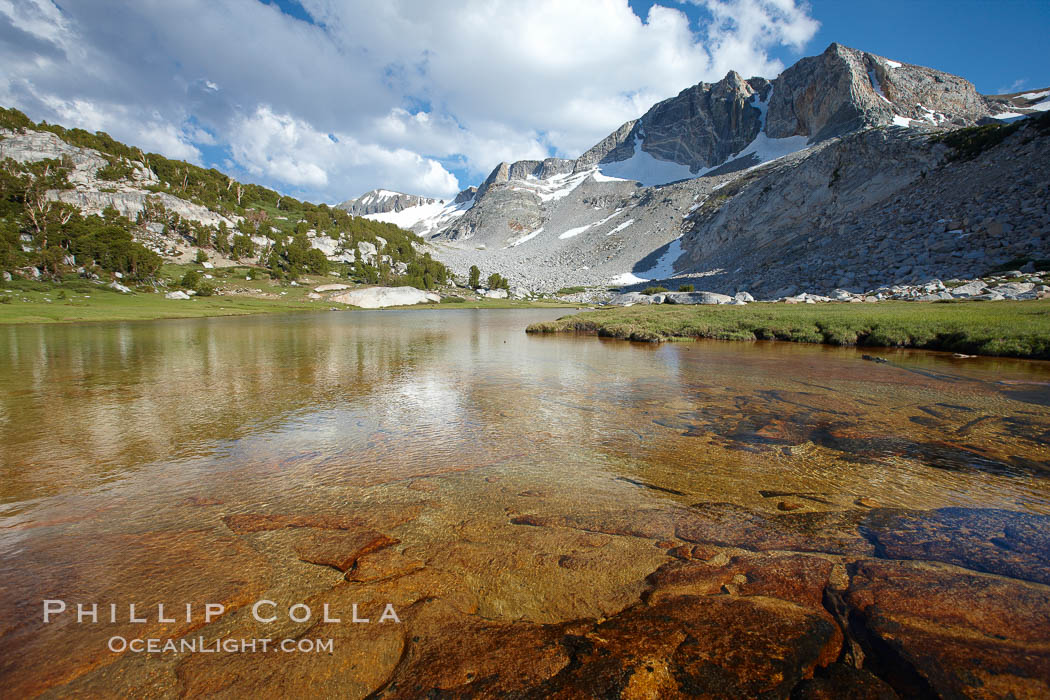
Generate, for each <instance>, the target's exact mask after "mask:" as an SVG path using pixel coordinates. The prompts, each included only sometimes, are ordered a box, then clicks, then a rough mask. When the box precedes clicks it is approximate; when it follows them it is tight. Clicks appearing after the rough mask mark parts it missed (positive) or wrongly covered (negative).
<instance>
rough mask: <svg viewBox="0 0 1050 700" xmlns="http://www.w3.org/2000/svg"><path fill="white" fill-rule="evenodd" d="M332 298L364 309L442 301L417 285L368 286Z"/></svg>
mask: <svg viewBox="0 0 1050 700" xmlns="http://www.w3.org/2000/svg"><path fill="white" fill-rule="evenodd" d="M331 300H332V301H337V302H339V303H340V304H349V305H351V306H357V307H360V308H362V309H382V308H385V307H387V306H411V305H413V304H425V303H427V302H435V301H441V297H440V296H438V295H437V294H434V293H433V292H424V291H423V290H422V289H416V288H415V287H368V288H366V289H355V290H353V291H350V292H344V293H342V294H336V295H335V296H333V297H332V298H331Z"/></svg>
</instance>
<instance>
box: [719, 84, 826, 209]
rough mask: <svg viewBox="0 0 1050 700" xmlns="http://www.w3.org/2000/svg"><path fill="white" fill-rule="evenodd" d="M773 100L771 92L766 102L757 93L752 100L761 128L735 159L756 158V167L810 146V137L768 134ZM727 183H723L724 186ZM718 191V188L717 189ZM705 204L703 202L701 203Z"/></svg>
mask: <svg viewBox="0 0 1050 700" xmlns="http://www.w3.org/2000/svg"><path fill="white" fill-rule="evenodd" d="M771 99H773V91H772V90H770V91H769V95H767V96H766V99H765V100H762V99H760V98H759V96H758V93H755V95H754V96H752V98H751V104H752V106H753V107H755V108H756V109H757V110H758V111H759V112H760V113H761V116H760V117H759V119H760V120H761V124H762V126H761V128H760V129H759V132H758V136H756V137H755V140H754V141H752V142H751V143H749V144H748V145H747V148H745V149H744V150H742V151H740V153H737V154H736V155H735V156H733V158H732V159H731V160H733V159H736V158H744V157H747V156H754V157H755V158H756V159H758V163H757V164H756V165H760V164H762V163H768V162H769V161H771V160H776V159H778V158H783V157H784V156H788V155H791V154H792V153H797V152H798V151H801V150H803V149H804V148H807V147H808V146H809V137H808V136H788V137H787V138H783V139H772V138H769V136H768V135H767V134H766V114H767V113H768V112H769V101H770V100H771ZM724 184H725V183H722V185H720V186H723V185H724ZM716 189H717V188H716ZM701 204H703V202H701Z"/></svg>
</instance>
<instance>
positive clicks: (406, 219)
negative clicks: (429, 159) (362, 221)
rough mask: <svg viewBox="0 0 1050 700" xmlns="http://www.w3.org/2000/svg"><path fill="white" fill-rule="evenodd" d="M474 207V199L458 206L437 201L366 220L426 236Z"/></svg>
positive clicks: (393, 193)
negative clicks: (381, 222) (391, 225)
mask: <svg viewBox="0 0 1050 700" xmlns="http://www.w3.org/2000/svg"><path fill="white" fill-rule="evenodd" d="M380 192H382V190H380ZM388 195H392V196H397V193H396V192H390V193H388ZM472 206H474V200H473V199H471V200H468V201H466V202H461V203H459V204H456V203H455V202H454V201H452V200H449V201H448V202H445V201H442V200H437V201H435V202H431V203H429V204H420V205H418V206H415V207H408V208H407V209H402V210H401V211H386V212H381V213H379V214H365V216H364V218H366V219H371V220H372V221H383V222H385V223H388V224H394V225H395V226H398V227H400V228H403V229H409V230H413V231H416V232H417V233H419V234H421V235H423V236H426V235H428V234H431V233H434V232H435V231H437V230H438V229H440V228H443V227H444V226H447V225H448V224H449V223H450V222H451V221H452V220H453V219H456V218H459V217H460V216H463V214H464V213H465V212H466V211H467V210H469V209H470V208H471V207H472Z"/></svg>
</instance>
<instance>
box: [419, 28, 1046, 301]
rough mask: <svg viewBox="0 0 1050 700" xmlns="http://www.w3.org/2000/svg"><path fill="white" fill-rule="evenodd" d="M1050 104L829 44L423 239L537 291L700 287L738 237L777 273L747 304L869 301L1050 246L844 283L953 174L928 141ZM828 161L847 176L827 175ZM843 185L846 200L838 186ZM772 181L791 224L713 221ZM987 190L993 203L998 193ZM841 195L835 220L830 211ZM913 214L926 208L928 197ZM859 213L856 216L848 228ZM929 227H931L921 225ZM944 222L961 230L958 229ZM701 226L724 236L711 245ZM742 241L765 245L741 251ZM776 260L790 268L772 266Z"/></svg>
mask: <svg viewBox="0 0 1050 700" xmlns="http://www.w3.org/2000/svg"><path fill="white" fill-rule="evenodd" d="M1048 95H1050V91H1047V92H1030V93H1024V94H1016V95H998V96H997V95H993V96H985V95H981V94H979V93H978V92H977V91H976V89H975V88H974V86H973V85H972V84H971V83H969V82H968V81H966V80H965V79H963V78H960V77H957V76H953V75H950V74H948V73H944V72H941V71H936V70H933V69H930V68H925V67H922V66H915V65H910V64H905V63H902V62H898V61H893V60H891V59H888V58H885V57H881V56H877V55H875V54H872V53H867V52H863V51H858V50H856V49H851V48H848V47H845V46H842V45H840V44H832V45H831V46H829V47H828V49H827V50H826V51H824V52H823V53H822V54H820V55H818V56H812V57H807V58H803V59H801V60H800V61H798V62H797V63H796V64H795V65H793V66H791V67H789V68H788V69H786V70H785V71H784V72H783V73H781V74H780V75H779V76H778V77H776V78H775V79H773V80H767V79H765V78H750V79H746V80H745V79H744V78H743V77H742V76H740V75H739V74H737V73H735V72H730V73H729V74H727V75H726V77H725V78H723V79H722V80H721V81H718V82H717V83H699V84H697V85H695V86H693V87H691V88H688V89H686V90H684V91H682V92H681V93H680V94H679V95H677V96H675V97H672V98H670V99H668V100H664V101H662V102H660V103H658V104H656V105H654V106H653V107H652V108H651V109H650V110H648V111H647V112H646V113H645V114H644V115H642V116H641V117H640V118H639V119H636V120H632V121H630V122H627V123H625V124H624V125H622V126H621V127H620V128H619V129H617V130H616V131H614V132H613V133H612V134H610V135H609V136H608V137H606V138H605V139H603V140H602V141H601V142H599V143H598V144H596V145H595V146H594V147H593V148H591V149H590V150H588V151H587V152H585V153H584V154H582V155H581V156H580V157H579V158H576V159H564V158H548V159H545V160H540V161H518V162H514V163H501V164H499V165H498V166H497V167H496V168H494V169H493V171H492V172H491V173H490V175H489V176H488V177H487V178H486V179H485V181H484V182H482V183H481V185H480V186H479V187H478V190H477V193H476V196H475V197H474V200H473V203H472V205H471V206H470V207H469V208H466V209H465V210H463V211H458V212H457V213H456V216H455V217H454V218H449V219H448V220H447V222H446V223H444V224H443V225H435V224H434V222H433V221H432V220H431V221H430V222H429V223H428V225H427V226H426V228H425V235H426V236H427V238H428V239H429V241H430V242H431V243H432V245H434V249H435V256H436V257H438V258H439V259H441V260H443V261H444V262H446V264H448V265H450V266H452V268H453V269H454V270H457V271H459V272H464V271H465V269H466V268H467V267H469V266H470V265H472V264H477V265H478V266H479V267H481V268H482V269H486V270H487V269H494V270H496V271H498V272H500V274H502V275H503V276H505V277H507V278H508V279H510V280H512V282H515V283H516V284H517V285H518V286H519V287H520V288H522V289H530V290H534V291H552V290H554V289H557V288H559V287H562V286H568V285H576V284H590V285H600V284H624V283H631V282H637V283H642V282H645V281H652V280H658V279H666V278H669V277H671V276H673V275H675V274H682V273H686V272H693V273H695V276H697V277H701V276H706V277H711V278H714V277H715V276H716V275H717V274H722V275H725V274H730V275H731V274H732V273H724V271H723V272H722V273H715V274H708V273H711V272H712V271H713V270H718V269H723V270H724V269H731V270H736V268H737V267H740V265H736V267H733V268H723V267H722V264H723V263H725V264H729V262H728V261H730V260H732V261H737V258H738V257H739V255H737V254H735V253H732V252H731V250H730V248H727V247H726V246H727V245H728V244H729V241H730V239H733V240H734V241H735V243H733V245H735V246H737V247H738V248H740V250H744V249H745V248H746V246H748V245H756V244H758V245H760V246H761V247H762V249H763V250H764V251H766V253H764V255H766V257H764V258H762V260H761V265H762V266H764V267H748V266H747V265H745V266H744V267H743V268H741V269H740V270H739V271H738V275H739V276H741V277H743V276H747V277H748V279H749V280H750V282H749V287H748V288H755V289H758V290H762V291H764V292H766V293H772V292H774V291H778V290H779V289H781V288H788V287H790V286H792V285H794V286H796V287H804V288H806V289H807V290H809V291H830V289H831V288H832V287H833V286H841V285H842V284H850V283H851V276H852V284H853V285H854V286H863V284H866V283H868V282H870V283H871V284H872V285H878V284H884V283H890V282H894V281H906V280H910V278H911V276H914V275H919V276H921V275H925V274H928V275H930V276H931V278H933V277H941V276H943V277H947V276H950V274H955V273H959V274H963V273H964V272H965V271H963V270H961V269H960V268H961V267H963V266H966V265H970V266H979V265H984V264H986V263H988V262H993V263H994V262H1001V260H1000V259H999V258H1000V257H1001V256H1005V255H1014V254H1022V255H1023V254H1030V253H1031V254H1041V253H1039V250H1037V249H1038V248H1039V245H1035V246H1034V247H1033V245H1029V244H1028V243H1027V242H1026V241H1027V239H1025V238H1024V235H1023V231H1021V230H1020V229H1016V230H1014V231H1013V232H1012V237H1008V240H1001V241H1000V242H999V243H1000V245H998V246H996V247H994V248H990V249H987V250H982V251H980V252H974V251H963V252H964V253H966V254H964V255H962V256H953V255H951V254H950V253H952V252H955V248H951V250H947V249H946V250H945V252H946V253H948V255H947V257H945V255H944V254H943V253H942V252H939V251H934V254H933V256H932V257H931V258H930V259H929V264H920V265H912V266H911V269H908V270H905V268H906V267H907V266H906V265H903V264H902V263H901V262H900V261H899V260H898V259H897V256H889V255H887V256H881V257H877V258H876V259H877V260H879V264H878V265H876V266H872V268H871V269H870V270H868V271H867V272H866V273H865V274H860V272H859V271H853V272H851V271H850V269H846V268H851V266H852V267H856V265H857V264H859V261H860V260H862V259H863V254H862V251H868V248H867V247H865V245H861V243H865V242H864V241H862V240H861V236H860V235H859V233H857V232H858V231H859V228H858V227H862V226H864V225H870V226H873V227H876V228H885V227H877V226H875V225H876V223H878V222H876V221H871V222H869V223H868V224H865V222H864V221H863V220H862V219H863V217H860V216H858V213H859V212H861V211H865V210H867V209H869V208H872V207H875V209H874V210H873V211H882V210H885V209H887V208H891V207H890V206H889V202H892V201H893V200H894V198H895V197H898V196H899V195H900V193H901V192H902V191H904V190H905V189H906V188H907V187H909V186H912V185H914V184H915V183H917V182H920V181H921V180H922V178H925V176H926V174H927V173H929V172H931V171H933V170H935V169H937V168H940V167H942V166H944V165H945V163H946V162H947V160H948V158H949V151H950V149H949V148H947V147H943V146H942V147H936V146H935V145H934V144H933V143H932V142H931V139H935V138H936V136H937V135H938V134H940V133H942V132H946V131H951V130H957V129H968V128H974V127H976V126H978V125H981V124H1004V123H1008V122H1010V121H1012V120H1017V119H1023V118H1025V117H1027V116H1028V115H1032V114H1035V115H1038V114H1040V113H1042V112H1043V111H1045V110H1046V109H1048V108H1050V101H1047V100H1046V99H1045V98H1046V97H1047V96H1048ZM1040 143H1041V141H1040ZM828 149H830V150H828ZM1000 161H1002V162H1000ZM1006 161H1009V157H1006V158H1005V160H1004V159H1002V158H999V157H996V158H992V160H991V161H989V162H988V163H985V166H986V167H987V166H988V165H991V167H995V168H999V167H1007V168H1010V172H1011V173H1012V174H1013V176H1015V177H1018V178H1019V181H1020V182H1027V181H1028V180H1031V181H1032V183H1033V184H1034V185H1035V189H1034V190H1028V189H1026V188H1025V186H1022V187H1021V190H1023V191H1024V192H1019V194H1024V193H1026V192H1027V193H1029V194H1031V195H1035V194H1036V193H1038V192H1039V191H1040V190H1039V185H1038V183H1040V182H1042V180H1041V179H1040V178H1042V174H1041V173H1037V172H1029V171H1030V170H1031V168H1033V167H1036V166H1035V165H1034V164H1030V163H1025V164H1015V165H1017V167H1012V166H1010V165H1009V164H1008V163H1007V162H1006ZM763 163H765V164H767V165H763ZM827 163H839V164H842V165H843V166H844V167H838V169H837V170H836V166H835V165H834V164H832V165H831V167H830V169H828V168H826V167H825V166H826V165H827ZM818 164H822V165H818ZM759 166H761V167H759ZM825 169H826V170H827V172H824V170H825ZM1036 169H1038V168H1036ZM818 170H820V172H821V173H822V175H821V176H820V178H818V177H817V176H816V172H817V171H818ZM970 170H977V166H974V167H972V168H961V169H959V170H956V169H955V168H954V167H948V168H947V170H944V171H943V172H941V171H939V172H940V174H941V176H942V177H946V178H948V179H950V178H951V177H954V176H956V173H957V172H958V173H960V174H961V173H963V172H964V171H965V172H967V173H969V171H970ZM835 172H837V173H838V174H837V175H836V176H835V178H834V180H835V186H832V187H829V185H828V182H829V179H831V175H832V173H835ZM978 175H979V177H978V180H977V181H983V180H984V179H988V178H987V177H985V174H984V173H983V172H982V173H978ZM967 176H968V177H971V176H972V174H968V175H967ZM991 179H992V180H995V177H994V176H992V177H991ZM738 180H739V183H737V184H731V183H735V182H737V181H738ZM759 180H762V181H763V182H762V184H761V185H756V186H755V187H757V190H756V191H762V192H766V193H769V192H772V193H774V195H775V193H776V192H780V191H783V192H786V193H787V192H789V193H792V194H790V195H789V196H788V197H784V198H781V200H780V201H779V205H778V206H779V207H781V209H780V210H779V211H775V210H774V209H773V208H772V207H773V206H774V205H770V207H771V208H770V209H768V210H767V209H765V208H763V207H758V208H754V209H753V210H749V209H748V207H747V206H746V205H745V204H744V200H740V201H741V203H740V204H739V205H737V206H733V207H728V208H726V209H725V210H724V213H723V215H722V216H721V217H720V218H718V219H717V221H714V220H712V221H711V222H707V219H706V218H704V219H703V221H704V222H707V223H703V222H701V219H700V218H699V217H700V215H701V214H703V215H704V217H706V216H707V213H708V212H710V211H711V207H712V204H713V203H719V204H722V203H724V202H725V201H727V200H729V199H733V198H735V197H736V196H737V195H738V194H740V193H741V192H743V191H744V187H743V186H742V185H743V184H750V183H754V182H756V181H759ZM989 184H990V186H992V187H993V188H994V187H995V184H996V183H995V182H991V183H989ZM942 187H947V185H945V184H943V183H942ZM922 191H926V190H922ZM829 196H831V199H832V200H833V202H834V204H833V206H832V209H834V211H830V210H828V211H825V209H826V208H827V205H828V202H826V201H825V200H827V199H828V197H829ZM1004 196H1005V195H1004ZM1025 196H1028V195H1025ZM769 198H770V201H772V199H773V195H770V196H769ZM1007 199H1009V197H1006V199H1004V200H1003V202H1004V204H1003V206H1004V207H1006V206H1009V205H1008V204H1006V200H1007ZM748 201H750V199H749V200H748ZM880 203H881V204H882V205H883V206H881V208H880V207H877V206H876V205H877V204H880ZM901 203H906V204H909V205H910V206H916V207H921V206H924V202H921V201H919V200H918V199H916V200H915V201H914V202H912V201H910V200H908V201H905V200H902V201H901ZM751 205H752V206H753V205H754V202H751ZM943 209H945V208H942V210H943ZM847 210H848V211H849V212H851V213H852V214H853V215H854V216H853V217H852V218H850V219H849V220H848V221H839V218H840V214H843V213H845V212H846V211H847ZM417 211H418V212H419V213H422V211H423V210H422V208H421V209H419V210H413V209H407V210H404V211H403V212H401V213H400V216H401V221H402V222H404V223H402V224H401V225H405V226H406V227H412V226H413V224H414V220H413V217H414V216H415V215H416V212H417ZM880 215H883V216H884V215H885V212H882V214H880ZM915 216H916V217H917V219H918V220H925V217H924V215H922V214H921V213H916V215H915ZM762 217H765V218H762ZM778 217H782V219H781V218H778ZM941 218H945V219H946V220H949V221H950V220H952V219H953V215H951V214H950V213H947V214H944V215H943V216H941V215H938V217H937V219H941ZM854 219H855V220H854ZM831 221H835V222H837V223H836V227H835V229H834V230H825V228H824V227H825V225H827V224H828V223H829V222H831ZM703 226H708V227H709V229H710V231H709V232H708V233H701V232H700V231H699V228H701V227H703ZM806 226H808V227H809V228H810V229H812V230H810V231H808V232H807V233H806V235H804V236H803V237H802V239H801V240H803V241H807V242H809V243H816V244H817V246H816V247H820V246H821V245H825V244H826V245H827V246H831V247H833V248H834V250H835V252H830V251H825V252H822V253H819V254H815V257H814V256H810V257H806V254H805V251H801V252H800V250H799V249H798V248H799V246H798V244H797V240H798V239H797V236H799V235H801V234H800V233H798V231H796V230H795V229H801V228H804V227H806ZM843 226H845V228H842V227H843ZM745 229H747V230H748V231H750V232H751V233H750V234H749V235H746V236H740V232H741V231H744V230H745ZM840 229H841V231H840ZM415 230H417V231H419V230H421V229H420V228H419V227H416V229H415ZM952 230H955V229H952ZM1036 230H1039V229H1038V226H1037V227H1036ZM789 231H790V233H788V232H789ZM850 233H853V234H854V235H853V238H852V239H850V238H849V234H850ZM840 234H841V235H840ZM876 235H888V234H882V233H881V232H880V233H879V234H876ZM909 235H911V232H909ZM914 235H916V236H918V235H919V234H918V233H915V234H914ZM931 235H934V236H936V235H940V234H931ZM738 236H740V237H738ZM842 236H846V239H845V240H843V239H842ZM759 239H761V240H759ZM810 239H812V241H810ZM877 240H878V241H879V242H878V244H877V245H876V248H877V246H878V245H884V248H883V252H894V253H895V252H896V251H894V248H893V243H892V241H894V240H896V239H895V237H894V236H890V237H889V238H885V237H884V238H882V239H877ZM887 240H889V241H890V243H885V244H883V241H887ZM937 245H939V246H942V247H943V246H945V245H947V244H945V243H937ZM906 249H907V246H906ZM843 253H844V254H845V261H847V262H848V261H849V260H855V261H858V262H857V263H848V264H845V266H843V265H838V266H835V265H833V264H832V263H833V262H834V261H837V260H839V259H840V258H841V256H842V255H843ZM967 254H968V257H967ZM798 256H802V257H800V258H798V262H796V261H795V259H794V258H796V257H798ZM753 257H755V256H753ZM759 257H762V256H757V257H755V260H756V261H758V258H759ZM891 257H892V259H890V258H891ZM925 259H926V258H925V257H920V258H919V260H920V262H922V261H923V260H925ZM771 261H776V262H777V264H776V265H775V266H772V267H770V265H771V264H772V263H771ZM840 268H841V269H840ZM913 270H914V272H913ZM810 271H812V272H813V274H810ZM818 271H819V272H818ZM839 272H841V273H842V274H838V273H839ZM829 276H833V277H834V279H828V277H829ZM725 279H728V277H725ZM735 280H736V278H734V281H735ZM705 282H711V283H713V282H714V279H711V280H705ZM809 285H817V286H815V287H810V286H809ZM774 287H775V288H774ZM721 291H727V290H725V289H723V290H721ZM730 293H732V291H730Z"/></svg>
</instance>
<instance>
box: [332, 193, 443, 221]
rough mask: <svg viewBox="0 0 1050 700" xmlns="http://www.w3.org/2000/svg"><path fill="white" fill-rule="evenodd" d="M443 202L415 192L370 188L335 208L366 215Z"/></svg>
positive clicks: (357, 214) (355, 214)
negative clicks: (369, 190)
mask: <svg viewBox="0 0 1050 700" xmlns="http://www.w3.org/2000/svg"><path fill="white" fill-rule="evenodd" d="M435 202H440V203H443V200H440V199H432V198H430V197H421V196H419V195H416V194H405V193H403V192H392V191H390V190H372V191H371V192H366V193H364V194H363V195H361V196H360V197H358V198H357V199H348V200H347V201H345V202H343V203H342V204H339V205H337V208H339V209H344V210H346V211H348V212H350V213H351V214H353V215H354V216H366V215H368V214H383V213H387V212H400V211H404V210H405V209H411V208H413V207H418V206H423V205H427V204H434V203H435Z"/></svg>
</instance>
